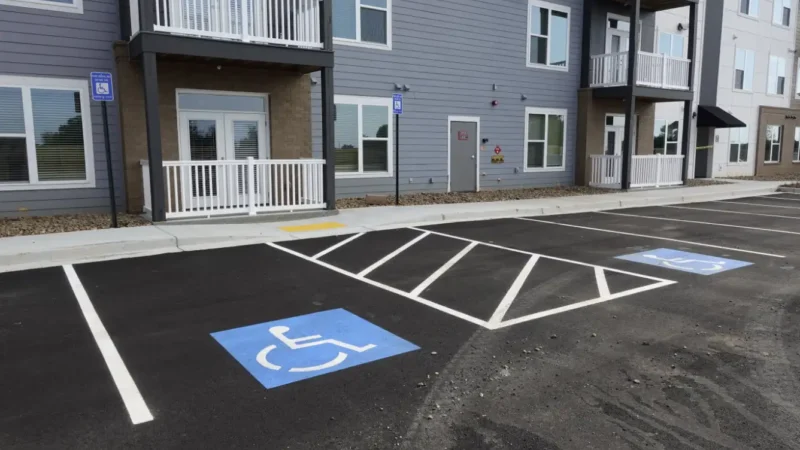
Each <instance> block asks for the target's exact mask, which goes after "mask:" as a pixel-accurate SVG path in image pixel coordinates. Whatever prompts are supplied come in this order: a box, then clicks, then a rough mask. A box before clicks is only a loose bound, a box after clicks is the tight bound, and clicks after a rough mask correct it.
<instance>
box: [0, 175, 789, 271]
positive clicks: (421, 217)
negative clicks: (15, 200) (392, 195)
mask: <svg viewBox="0 0 800 450" xmlns="http://www.w3.org/2000/svg"><path fill="white" fill-rule="evenodd" d="M781 184H783V183H782V182H759V181H736V182H734V183H733V184H723V185H711V186H700V187H689V188H675V189H663V190H650V191H636V192H624V193H623V192H619V193H611V194H602V195H584V196H574V197H556V198H544V199H531V200H514V201H504V202H486V203H458V204H447V205H423V206H401V207H394V206H381V207H372V208H358V209H346V210H342V211H341V213H340V214H339V215H336V216H330V217H320V218H316V219H305V220H298V221H287V222H267V223H245V224H230V225H219V224H201V223H197V224H194V223H193V224H169V225H156V226H147V227H139V228H121V229H106V230H94V231H77V232H72V233H57V234H49V235H38V236H20V237H11V238H2V239H0V272H8V271H13V270H23V269H30V268H36V267H47V266H53V265H60V264H68V263H75V262H84V261H96V260H104V259H117V258H127V257H134V256H144V255H152V254H159V253H169V252H180V251H189V250H200V249H205V248H215V247H227V246H236V245H245V244H254V243H261V242H271V241H285V240H292V239H307V238H312V237H319V236H330V235H337V234H350V233H357V232H362V231H372V230H381V229H390V228H399V227H405V226H410V225H428V224H435V223H442V222H457V221H466V220H481V219H494V218H500V217H520V216H541V215H553V214H567V213H579V212H591V211H600V210H609V209H616V208H631V207H637V206H654V205H668V204H678V203H692V202H704V201H712V200H721V199H728V198H737V197H747V196H753V195H765V194H769V193H772V192H775V191H776V189H777V188H778V186H780V185H781ZM331 222H336V223H338V224H341V225H343V226H339V227H337V228H323V229H317V230H314V231H303V232H300V231H291V228H290V227H293V226H301V225H313V224H323V225H321V226H324V224H325V223H331ZM285 228H290V231H286V230H285Z"/></svg>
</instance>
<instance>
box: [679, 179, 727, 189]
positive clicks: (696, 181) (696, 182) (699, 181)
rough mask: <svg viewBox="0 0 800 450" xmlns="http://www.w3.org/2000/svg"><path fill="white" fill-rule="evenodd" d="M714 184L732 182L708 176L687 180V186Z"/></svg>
mask: <svg viewBox="0 0 800 450" xmlns="http://www.w3.org/2000/svg"><path fill="white" fill-rule="evenodd" d="M715 184H732V183H731V182H730V181H723V180H713V179H710V178H700V179H694V180H689V184H688V187H695V186H713V185H715Z"/></svg>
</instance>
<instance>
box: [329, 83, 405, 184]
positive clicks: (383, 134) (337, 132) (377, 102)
mask: <svg viewBox="0 0 800 450" xmlns="http://www.w3.org/2000/svg"><path fill="white" fill-rule="evenodd" d="M334 103H335V105H336V106H335V107H336V109H335V114H334V150H335V152H336V176H337V177H339V178H343V177H348V176H349V177H385V176H390V175H391V174H392V142H391V140H390V139H389V136H391V135H392V134H391V133H392V120H391V118H392V99H391V98H388V97H387V98H379V97H374V98H373V97H356V96H349V95H337V96H335V97H334Z"/></svg>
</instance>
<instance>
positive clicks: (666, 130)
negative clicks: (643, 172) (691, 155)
mask: <svg viewBox="0 0 800 450" xmlns="http://www.w3.org/2000/svg"><path fill="white" fill-rule="evenodd" d="M659 122H661V123H663V124H664V153H663V155H680V154H681V137H682V133H681V131H682V130H681V129H682V128H683V127H682V123H681V120H670V119H656V120H655V122H654V125H655V126H654V127H653V136H654V137H655V132H656V131H658V130H659V126H658V125H659ZM673 122H678V139H677V140H676V141H670V140H669V126H670V124H672V123H673ZM669 144H675V149H676V150H675V153H667V148H669ZM655 152H656V149H655V146H654V147H653V154H655Z"/></svg>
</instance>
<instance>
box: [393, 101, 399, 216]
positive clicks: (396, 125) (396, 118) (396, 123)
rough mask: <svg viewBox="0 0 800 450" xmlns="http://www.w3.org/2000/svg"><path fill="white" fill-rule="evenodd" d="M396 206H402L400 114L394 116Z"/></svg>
mask: <svg viewBox="0 0 800 450" xmlns="http://www.w3.org/2000/svg"><path fill="white" fill-rule="evenodd" d="M394 205H395V206H399V205H400V114H395V115H394Z"/></svg>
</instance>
